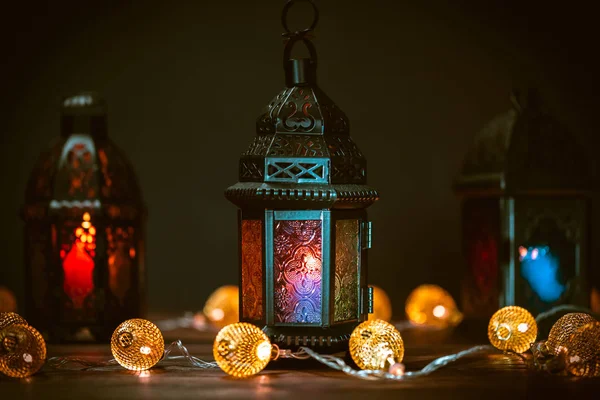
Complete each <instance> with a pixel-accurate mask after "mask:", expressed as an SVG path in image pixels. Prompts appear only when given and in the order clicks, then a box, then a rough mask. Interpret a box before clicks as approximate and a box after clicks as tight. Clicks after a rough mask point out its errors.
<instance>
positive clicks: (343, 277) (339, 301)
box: [334, 219, 360, 322]
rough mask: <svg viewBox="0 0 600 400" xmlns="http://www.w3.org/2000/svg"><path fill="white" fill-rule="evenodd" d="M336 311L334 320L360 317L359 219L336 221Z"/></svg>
mask: <svg viewBox="0 0 600 400" xmlns="http://www.w3.org/2000/svg"><path fill="white" fill-rule="evenodd" d="M335 231H336V239H335V240H336V241H335V292H334V294H335V311H334V321H335V322H341V321H349V320H353V319H356V318H357V317H358V314H357V311H358V276H359V271H358V261H359V257H360V240H359V225H358V220H355V219H346V220H340V221H336V223H335Z"/></svg>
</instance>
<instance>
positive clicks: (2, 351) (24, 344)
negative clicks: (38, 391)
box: [0, 324, 46, 378]
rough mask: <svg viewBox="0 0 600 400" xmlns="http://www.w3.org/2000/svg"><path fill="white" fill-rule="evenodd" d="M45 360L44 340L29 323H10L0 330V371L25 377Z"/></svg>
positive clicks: (11, 375)
mask: <svg viewBox="0 0 600 400" xmlns="http://www.w3.org/2000/svg"><path fill="white" fill-rule="evenodd" d="M45 362H46V342H45V341H44V338H43V337H42V335H41V334H40V333H39V332H38V331H37V330H35V328H33V327H31V326H29V325H19V324H12V325H9V326H7V327H5V328H4V329H1V330H0V372H1V373H3V374H5V375H7V376H10V377H13V378H26V377H28V376H31V375H33V374H35V373H36V372H38V371H39V370H40V368H42V366H43V365H44V363H45Z"/></svg>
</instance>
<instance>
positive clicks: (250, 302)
mask: <svg viewBox="0 0 600 400" xmlns="http://www.w3.org/2000/svg"><path fill="white" fill-rule="evenodd" d="M262 236H263V235H262V221H250V220H243V221H242V317H243V318H247V319H251V320H261V319H262V318H263V284H262V278H263V274H262V269H263V268H262V267H263V265H262V264H263V262H262V246H263V245H262V241H263V239H262Z"/></svg>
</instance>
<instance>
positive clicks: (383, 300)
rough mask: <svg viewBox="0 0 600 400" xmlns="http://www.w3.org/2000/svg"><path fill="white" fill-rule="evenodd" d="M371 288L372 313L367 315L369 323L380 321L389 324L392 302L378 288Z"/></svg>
mask: <svg viewBox="0 0 600 400" xmlns="http://www.w3.org/2000/svg"><path fill="white" fill-rule="evenodd" d="M371 287H372V288H373V313H371V314H369V321H373V320H375V319H381V320H383V321H387V322H389V321H390V320H391V319H392V302H391V301H390V298H389V296H388V295H387V293H386V292H385V290H383V289H382V288H380V287H379V286H373V285H372V286H371Z"/></svg>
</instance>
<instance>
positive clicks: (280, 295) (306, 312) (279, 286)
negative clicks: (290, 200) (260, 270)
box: [273, 220, 322, 324]
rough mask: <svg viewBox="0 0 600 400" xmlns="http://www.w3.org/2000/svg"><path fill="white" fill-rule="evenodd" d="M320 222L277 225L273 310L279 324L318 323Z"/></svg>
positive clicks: (320, 259)
mask: <svg viewBox="0 0 600 400" xmlns="http://www.w3.org/2000/svg"><path fill="white" fill-rule="evenodd" d="M321 228H322V226H321V221H317V220H311V221H294V220H289V221H277V222H276V224H275V232H274V255H273V256H274V257H273V258H274V260H273V269H274V281H275V282H274V310H275V321H276V322H279V323H306V324H319V323H321V279H322V276H321V275H322V258H321V251H322V249H321V240H322V239H321V235H322V233H321Z"/></svg>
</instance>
